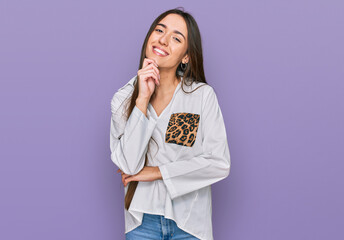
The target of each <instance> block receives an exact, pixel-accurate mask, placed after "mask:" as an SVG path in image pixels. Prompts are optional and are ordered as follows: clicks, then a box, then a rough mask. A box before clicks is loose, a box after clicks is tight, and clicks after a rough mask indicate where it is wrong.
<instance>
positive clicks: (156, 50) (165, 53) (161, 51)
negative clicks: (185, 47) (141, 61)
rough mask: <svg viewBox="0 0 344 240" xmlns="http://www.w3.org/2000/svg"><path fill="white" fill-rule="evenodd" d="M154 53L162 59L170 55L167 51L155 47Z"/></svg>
mask: <svg viewBox="0 0 344 240" xmlns="http://www.w3.org/2000/svg"><path fill="white" fill-rule="evenodd" d="M153 52H154V53H155V54H156V55H158V56H161V57H165V56H167V55H168V53H167V52H166V51H164V50H162V49H161V48H158V47H155V46H153Z"/></svg>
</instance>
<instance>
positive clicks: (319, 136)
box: [0, 0, 344, 240]
mask: <svg viewBox="0 0 344 240" xmlns="http://www.w3.org/2000/svg"><path fill="white" fill-rule="evenodd" d="M178 6H183V7H184V8H185V10H186V11H189V12H190V13H191V14H193V16H194V17H195V19H196V21H197V22H198V24H199V27H200V30H201V34H202V40H203V48H204V67H205V73H206V77H207V81H208V83H209V84H210V85H212V86H213V87H214V88H215V91H216V92H217V95H218V98H219V102H220V106H221V108H222V112H223V115H224V118H225V122H226V126H227V134H228V142H229V145H230V151H231V161H232V168H231V173H230V176H229V177H228V178H226V179H225V180H223V181H221V182H218V183H216V184H214V185H213V187H212V189H213V226H214V238H215V239H216V240H221V239H224V240H227V239H235V240H252V239H254V240H276V239H278V240H290V239H293V240H298V239H300V240H301V239H302V240H304V239H312V240H317V239H341V238H343V237H344V234H343V225H342V224H343V215H344V210H343V202H344V193H343V180H344V179H343V170H344V169H343V166H344V163H343V160H344V159H343V155H344V148H343V146H344V139H343V134H344V128H343V123H344V112H343V109H344V108H343V102H344V97H343V92H344V84H343V80H344V47H343V43H344V32H343V28H344V16H343V9H344V3H343V2H342V1H339V0H338V1H329V0H326V1H325V0H323V1H320V0H312V1H311V0H309V1H305V0H297V1H295V0H292V1H281V0H277V1H276V0H274V1H272V0H264V1H255V0H244V1H243V0H241V1H239V0H238V1H191V0H188V1H175V2H172V1H170V2H165V1H122V2H118V1H104V0H98V1H90V0H83V1H81V0H73V1H71V0H68V1H66V0H60V1H46V0H44V1H43V0H32V1H19V0H2V1H1V2H0V64H1V65H0V68H1V69H0V79H1V87H0V104H1V105H0V107H1V108H0V109H1V111H0V114H1V115H0V117H1V124H0V143H1V151H0V159H1V162H0V164H1V165H0V196H1V197H0V229H1V230H0V239H6V240H12V239H18V240H19V239H36V240H46V239H49V240H55V239H56V240H60V239H66V240H72V239H73V240H74V239H83V240H88V239H89V240H93V239H102V240H106V239H109V240H110V239H123V238H124V210H123V207H124V205H123V198H124V192H123V185H122V182H121V180H120V175H119V174H118V173H116V169H117V168H116V167H115V165H114V164H113V163H112V161H111V158H110V147H109V136H110V135H109V130H110V117H111V115H110V113H111V112H110V101H111V98H112V96H113V94H114V93H115V91H116V90H117V89H118V88H119V87H121V86H123V85H124V84H125V83H126V82H127V81H129V79H130V78H131V77H132V76H134V75H135V74H136V72H137V70H138V69H137V67H138V64H139V56H140V50H141V46H142V43H143V40H144V37H145V34H146V32H147V31H148V28H149V26H150V24H151V23H152V21H153V20H154V19H155V17H157V16H158V15H159V14H160V13H161V12H163V11H165V10H167V9H170V8H174V7H178Z"/></svg>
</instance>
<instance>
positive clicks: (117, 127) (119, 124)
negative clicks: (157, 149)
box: [110, 94, 156, 175]
mask: <svg viewBox="0 0 344 240" xmlns="http://www.w3.org/2000/svg"><path fill="white" fill-rule="evenodd" d="M119 95H120V94H115V95H114V97H113V98H112V101H111V112H112V115H111V126H110V150H111V160H112V161H113V162H114V163H115V165H116V166H117V167H118V168H119V169H121V170H122V171H123V172H124V173H126V174H129V175H135V174H137V173H139V172H140V171H141V170H142V168H143V167H144V162H145V154H146V152H147V149H148V143H149V140H150V138H151V136H152V133H153V130H154V128H155V126H156V120H155V119H154V118H147V117H146V115H145V114H144V113H143V112H142V111H141V110H140V109H139V108H138V107H137V106H136V105H135V107H134V108H133V111H132V112H131V114H130V116H129V118H128V120H125V119H124V117H123V112H124V111H123V110H122V108H121V106H122V105H123V104H122V101H120V98H119Z"/></svg>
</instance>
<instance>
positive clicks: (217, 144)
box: [159, 87, 231, 199]
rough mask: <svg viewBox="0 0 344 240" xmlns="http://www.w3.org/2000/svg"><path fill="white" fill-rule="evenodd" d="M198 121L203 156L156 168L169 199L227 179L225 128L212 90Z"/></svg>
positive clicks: (227, 155) (227, 163)
mask: <svg viewBox="0 0 344 240" xmlns="http://www.w3.org/2000/svg"><path fill="white" fill-rule="evenodd" d="M202 118H203V119H202ZM200 121H203V123H202V124H201V126H202V132H203V138H202V150H203V152H202V153H201V154H199V155H196V156H194V157H193V158H191V159H178V160H176V161H174V162H170V163H167V164H163V165H161V166H159V169H160V172H161V175H162V179H163V182H164V184H165V185H166V188H167V191H168V192H169V195H170V197H171V199H174V198H176V197H179V196H181V195H184V194H187V193H189V192H192V191H195V190H198V189H200V188H203V187H206V186H209V185H211V184H213V183H215V182H218V181H220V180H222V179H224V178H226V177H227V176H228V175H229V172H230V165H231V161H230V152H229V147H228V142H227V135H226V128H225V123H224V119H223V116H222V112H221V109H220V106H219V103H218V99H217V97H216V94H215V92H214V89H213V88H212V87H211V88H210V91H209V93H208V94H207V96H206V97H205V100H204V101H203V105H202V113H201V118H200Z"/></svg>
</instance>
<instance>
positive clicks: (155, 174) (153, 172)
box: [117, 166, 162, 187]
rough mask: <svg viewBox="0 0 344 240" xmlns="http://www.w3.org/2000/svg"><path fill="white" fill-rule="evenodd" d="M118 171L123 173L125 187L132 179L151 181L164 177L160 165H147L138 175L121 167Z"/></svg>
mask: <svg viewBox="0 0 344 240" xmlns="http://www.w3.org/2000/svg"><path fill="white" fill-rule="evenodd" d="M117 172H120V173H121V174H122V182H123V185H124V186H125V187H126V186H127V185H128V183H129V182H131V181H142V182H151V181H155V180H159V179H162V176H161V173H160V169H159V167H151V166H145V167H143V168H142V170H141V171H140V172H139V173H138V174H136V175H129V174H125V173H124V172H123V171H122V170H121V169H118V170H117Z"/></svg>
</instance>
